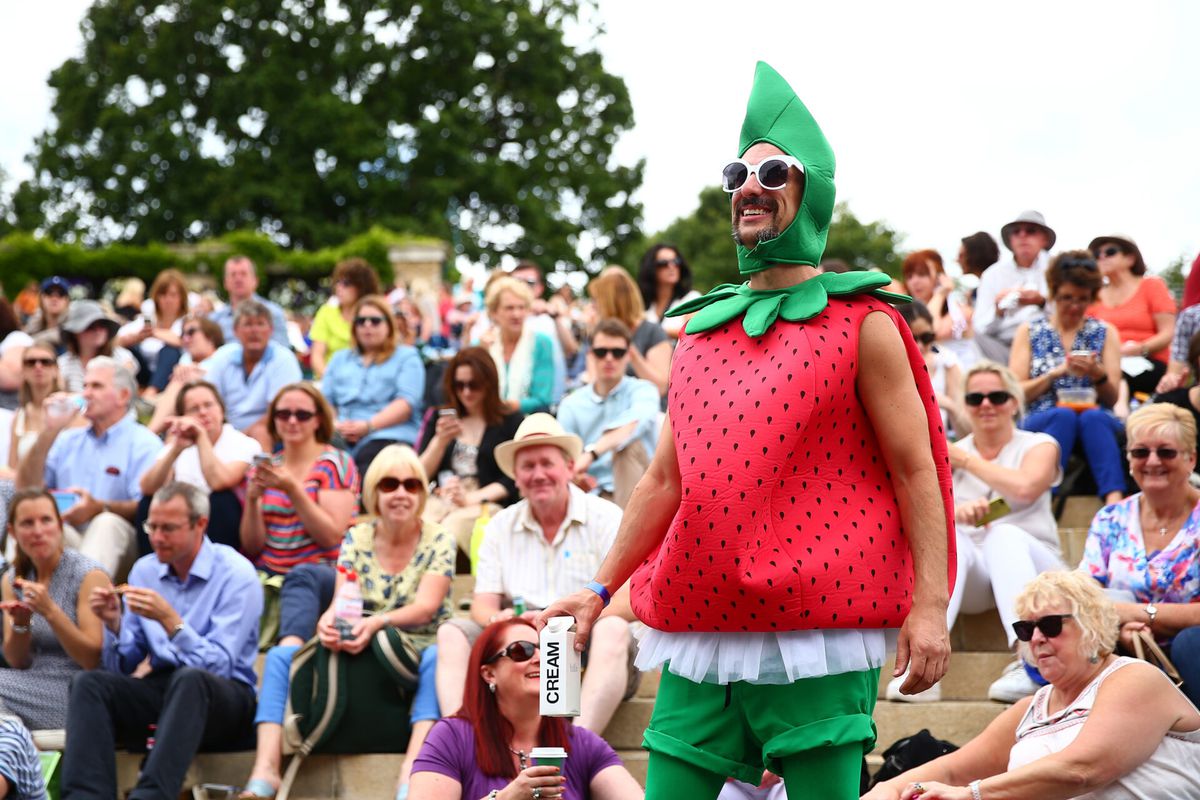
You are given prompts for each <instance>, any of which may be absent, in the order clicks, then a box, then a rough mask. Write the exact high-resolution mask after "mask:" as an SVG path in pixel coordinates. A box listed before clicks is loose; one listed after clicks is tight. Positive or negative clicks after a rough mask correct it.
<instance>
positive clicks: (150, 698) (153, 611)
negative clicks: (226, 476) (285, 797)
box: [62, 482, 262, 798]
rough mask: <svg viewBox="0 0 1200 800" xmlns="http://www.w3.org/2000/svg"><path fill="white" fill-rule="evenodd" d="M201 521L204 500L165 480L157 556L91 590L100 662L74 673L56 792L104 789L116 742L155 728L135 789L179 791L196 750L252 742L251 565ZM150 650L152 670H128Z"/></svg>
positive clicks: (254, 612)
mask: <svg viewBox="0 0 1200 800" xmlns="http://www.w3.org/2000/svg"><path fill="white" fill-rule="evenodd" d="M207 526H208V497H207V496H206V495H205V494H204V493H203V492H202V491H201V490H200V489H198V488H196V487H195V486H192V485H191V484H188V483H183V482H172V483H168V484H167V485H166V486H164V487H163V488H161V489H159V490H158V491H157V492H155V494H154V498H153V500H152V501H151V503H150V516H149V518H148V519H147V522H146V532H147V534H149V536H150V545H151V547H153V548H154V555H149V556H143V557H142V558H141V559H139V560H138V562H137V563H136V564H135V565H134V567H133V570H132V571H131V572H130V573H129V583H128V584H127V585H125V586H124V587H117V588H115V589H114V588H111V587H105V588H97V589H95V590H94V591H93V592H92V595H91V597H90V598H88V602H89V605H90V606H91V609H92V611H93V612H94V613H95V614H96V615H97V616H98V617H100V619H101V621H102V622H103V623H104V645H103V648H102V650H101V652H100V660H101V667H102V668H101V669H97V670H91V671H87V672H81V673H79V674H78V675H76V676H75V679H74V680H73V681H72V682H71V691H70V698H69V700H68V704H67V747H66V755H65V757H64V759H63V772H62V790H63V797H64V798H93V797H94V798H109V797H112V796H113V786H114V785H115V784H116V781H117V774H116V759H115V756H114V751H115V749H116V747H117V745H118V744H126V745H141V744H142V743H143V742H144V740H145V738H146V732H147V730H148V729H149V726H151V725H156V726H157V729H156V730H155V732H154V740H155V742H154V749H153V750H151V751H150V753H149V754H148V755H147V756H146V762H145V765H144V766H143V767H142V772H141V775H140V776H139V777H138V783H137V786H136V787H135V788H134V790H133V792H132V793H131V794H130V795H129V796H130V797H132V798H150V797H154V798H162V797H176V796H178V795H179V791H180V788H181V787H182V785H183V780H184V777H185V776H186V774H187V769H188V765H189V764H190V763H191V761H192V758H193V757H194V756H195V754H196V753H197V751H199V750H200V749H201V748H220V749H226V750H228V749H233V748H237V747H239V746H241V747H246V746H249V745H251V744H252V742H253V739H252V736H253V721H254V707H255V692H254V686H255V683H256V678H255V674H254V659H255V657H256V656H257V654H258V618H259V615H260V614H261V613H262V589H261V587H260V586H259V583H258V577H257V575H256V574H255V572H254V567H253V566H252V565H251V564H250V562H249V561H247V560H246V559H245V558H244V557H243V556H241V555H240V554H239V553H238V552H237V551H236V550H234V549H233V548H232V547H228V546H227V545H223V544H213V543H212V542H211V541H210V540H209V539H208V537H207V536H206V535H205V529H206V528H207ZM120 596H123V597H124V601H125V611H124V613H122V611H121V601H120V599H119V597H120ZM147 656H149V657H150V668H151V672H150V674H148V675H147V676H145V677H144V678H133V677H131V676H130V673H131V672H133V670H134V669H135V668H136V667H137V666H138V664H140V663H141V662H142V661H143V660H144V659H145V658H146V657H147Z"/></svg>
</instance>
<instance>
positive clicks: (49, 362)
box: [21, 356, 57, 367]
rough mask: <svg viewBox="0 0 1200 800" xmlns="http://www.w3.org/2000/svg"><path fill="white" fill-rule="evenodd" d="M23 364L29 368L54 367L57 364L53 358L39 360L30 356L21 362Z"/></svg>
mask: <svg viewBox="0 0 1200 800" xmlns="http://www.w3.org/2000/svg"><path fill="white" fill-rule="evenodd" d="M21 363H22V364H24V365H25V366H27V367H53V366H54V365H55V364H56V363H57V362H56V361H55V360H54V359H53V358H38V357H36V356H30V357H29V358H25V359H22V360H21Z"/></svg>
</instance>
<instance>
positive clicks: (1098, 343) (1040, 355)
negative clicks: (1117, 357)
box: [1028, 317, 1107, 413]
mask: <svg viewBox="0 0 1200 800" xmlns="http://www.w3.org/2000/svg"><path fill="white" fill-rule="evenodd" d="M1105 333H1107V328H1105V327H1104V323H1103V322H1101V321H1100V320H1098V319H1096V318H1095V317H1084V319H1083V325H1082V326H1081V327H1080V328H1079V332H1078V333H1076V334H1075V342H1074V343H1073V344H1072V345H1071V349H1072V350H1091V351H1092V352H1093V353H1095V354H1097V355H1099V354H1100V353H1101V352H1103V351H1104V335H1105ZM1029 351H1030V361H1029V377H1031V378H1036V377H1037V376H1039V375H1041V374H1043V373H1046V372H1049V371H1050V370H1052V369H1054V368H1055V367H1057V366H1058V365H1059V364H1062V363H1063V362H1064V361H1066V360H1067V353H1066V350H1065V349H1064V348H1063V343H1062V340H1061V339H1060V338H1059V336H1058V331H1057V330H1056V329H1055V328H1054V326H1053V325H1051V324H1050V320H1049V319H1047V318H1046V317H1041V318H1039V319H1035V320H1033V321H1032V322H1030V323H1029ZM1090 386H1092V380H1091V378H1078V377H1075V376H1074V375H1064V376H1062V377H1061V378H1057V379H1055V381H1054V385H1053V386H1052V387H1051V388H1050V391H1048V392H1045V393H1043V394H1040V395H1038V396H1037V397H1035V398H1034V399H1033V400H1032V401H1030V403H1029V409H1028V410H1029V412H1030V413H1032V412H1034V411H1045V410H1046V409H1048V408H1053V407H1054V405H1055V403H1057V402H1058V390H1059V389H1086V388H1088V387H1090Z"/></svg>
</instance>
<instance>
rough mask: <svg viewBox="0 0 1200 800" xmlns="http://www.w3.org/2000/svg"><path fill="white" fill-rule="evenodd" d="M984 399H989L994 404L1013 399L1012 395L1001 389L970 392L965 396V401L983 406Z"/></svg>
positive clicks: (971, 404) (997, 404)
mask: <svg viewBox="0 0 1200 800" xmlns="http://www.w3.org/2000/svg"><path fill="white" fill-rule="evenodd" d="M984 400H987V401H988V402H989V403H991V404H992V405H994V406H1002V405H1004V404H1005V403H1007V402H1008V401H1009V400H1012V395H1011V394H1009V393H1008V392H1006V391H1004V390H1002V389H999V390H997V391H994V392H968V393H967V394H966V395H964V396H963V402H964V403H966V404H967V405H969V406H981V405H983V401H984Z"/></svg>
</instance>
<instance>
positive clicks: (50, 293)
mask: <svg viewBox="0 0 1200 800" xmlns="http://www.w3.org/2000/svg"><path fill="white" fill-rule="evenodd" d="M42 294H43V295H46V296H47V297H66V296H67V293H66V292H64V291H63V290H62V289H47V290H46V291H44V292H42Z"/></svg>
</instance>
